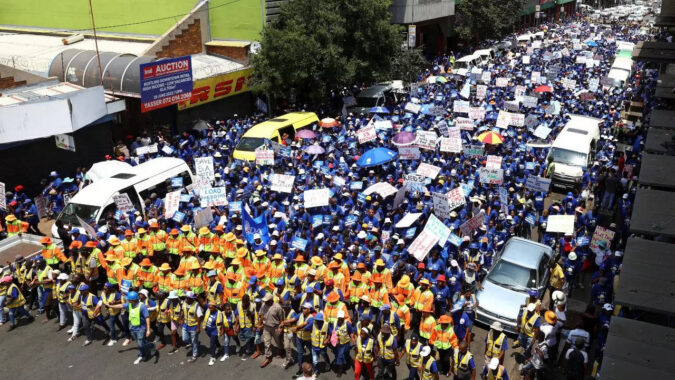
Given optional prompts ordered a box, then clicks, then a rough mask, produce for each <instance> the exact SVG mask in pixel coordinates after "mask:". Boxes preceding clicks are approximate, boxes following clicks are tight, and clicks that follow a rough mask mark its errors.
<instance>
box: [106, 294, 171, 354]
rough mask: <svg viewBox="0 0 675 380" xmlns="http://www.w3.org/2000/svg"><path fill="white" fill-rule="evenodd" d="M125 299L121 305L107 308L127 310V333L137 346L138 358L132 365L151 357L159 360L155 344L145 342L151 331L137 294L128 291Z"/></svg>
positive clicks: (144, 309)
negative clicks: (129, 333)
mask: <svg viewBox="0 0 675 380" xmlns="http://www.w3.org/2000/svg"><path fill="white" fill-rule="evenodd" d="M126 298H127V302H125V303H124V304H123V305H120V304H117V305H110V306H109V307H112V308H113V309H122V310H127V315H128V317H129V331H130V332H131V335H132V336H133V337H134V340H135V341H136V343H137V344H138V357H137V358H136V360H134V364H138V363H140V362H141V361H143V360H147V359H149V358H150V357H151V356H156V359H155V360H157V359H159V352H158V351H157V350H156V349H155V344H154V343H152V342H148V341H147V338H148V337H149V336H150V331H151V329H150V314H149V313H148V309H147V308H146V307H145V305H144V304H143V303H141V302H140V300H139V297H138V293H136V292H134V291H130V292H129V293H127V297H126Z"/></svg>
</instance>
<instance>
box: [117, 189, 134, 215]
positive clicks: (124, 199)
mask: <svg viewBox="0 0 675 380" xmlns="http://www.w3.org/2000/svg"><path fill="white" fill-rule="evenodd" d="M113 201H114V202H115V206H117V209H118V210H120V211H122V212H131V211H134V209H135V208H134V205H133V203H131V199H130V198H129V194H125V193H122V194H116V195H113Z"/></svg>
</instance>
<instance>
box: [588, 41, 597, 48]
mask: <svg viewBox="0 0 675 380" xmlns="http://www.w3.org/2000/svg"><path fill="white" fill-rule="evenodd" d="M586 45H587V46H590V47H598V44H597V43H595V41H592V40H588V41H586Z"/></svg>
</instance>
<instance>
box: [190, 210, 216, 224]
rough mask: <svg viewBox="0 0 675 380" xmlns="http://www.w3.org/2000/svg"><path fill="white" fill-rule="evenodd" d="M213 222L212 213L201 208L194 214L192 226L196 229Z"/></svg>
mask: <svg viewBox="0 0 675 380" xmlns="http://www.w3.org/2000/svg"><path fill="white" fill-rule="evenodd" d="M212 221H213V212H212V211H211V209H210V208H203V209H201V210H199V211H197V212H195V216H194V225H195V228H196V229H200V228H202V227H204V226H208V225H209V223H211V222H212Z"/></svg>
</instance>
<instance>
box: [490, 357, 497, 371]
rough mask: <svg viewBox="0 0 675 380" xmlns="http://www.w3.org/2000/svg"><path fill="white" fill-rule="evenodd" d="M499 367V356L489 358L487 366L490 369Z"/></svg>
mask: <svg viewBox="0 0 675 380" xmlns="http://www.w3.org/2000/svg"><path fill="white" fill-rule="evenodd" d="M497 367H499V358H492V359H490V364H488V368H490V369H491V370H495V369H497Z"/></svg>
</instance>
